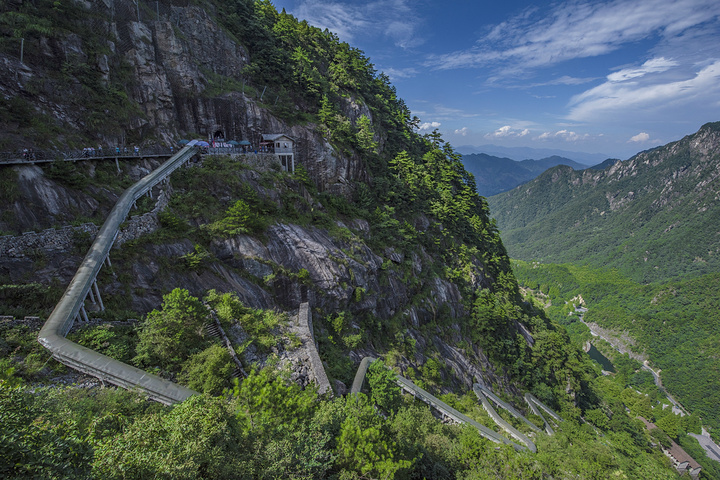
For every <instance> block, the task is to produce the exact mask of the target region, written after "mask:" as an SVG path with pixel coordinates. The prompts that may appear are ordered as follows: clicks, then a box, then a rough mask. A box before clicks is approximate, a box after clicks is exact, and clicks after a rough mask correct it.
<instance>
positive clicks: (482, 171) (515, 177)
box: [462, 153, 588, 197]
mask: <svg viewBox="0 0 720 480" xmlns="http://www.w3.org/2000/svg"><path fill="white" fill-rule="evenodd" d="M462 162H463V164H464V165H465V169H466V170H467V171H468V172H470V173H472V174H473V175H474V176H475V182H476V183H477V189H478V193H479V194H480V195H483V196H486V197H487V196H490V195H495V194H498V193H501V192H505V191H507V190H510V189H512V188H515V187H517V186H518V185H520V184H522V183H525V182H527V181H528V180H532V179H533V178H535V177H537V176H538V175H540V174H541V173H542V172H544V171H545V170H547V169H548V168H551V167H554V166H557V165H567V166H569V167H572V168H573V169H575V170H583V169H585V168H588V167H587V165H583V164H580V163H578V162H576V161H574V160H570V159H569V158H564V157H560V156H557V155H554V156H551V157H547V158H542V159H540V160H522V161H515V160H512V159H510V158H501V157H495V156H492V155H488V154H485V153H473V154H470V155H463V157H462Z"/></svg>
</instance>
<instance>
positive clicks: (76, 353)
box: [38, 142, 198, 404]
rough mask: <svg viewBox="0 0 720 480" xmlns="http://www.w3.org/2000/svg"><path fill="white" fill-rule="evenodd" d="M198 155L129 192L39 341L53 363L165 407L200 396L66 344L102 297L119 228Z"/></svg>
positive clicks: (182, 154) (185, 155)
mask: <svg viewBox="0 0 720 480" xmlns="http://www.w3.org/2000/svg"><path fill="white" fill-rule="evenodd" d="M197 153H198V147H197V146H195V142H191V143H189V144H188V145H187V146H185V148H183V149H182V150H180V151H179V152H178V153H177V154H175V155H174V156H173V157H171V158H170V159H169V160H168V161H166V162H165V163H163V164H162V165H161V166H160V167H158V168H157V169H156V170H154V171H153V172H151V173H150V174H148V175H147V176H145V177H144V178H142V179H141V180H139V181H138V182H137V183H135V184H134V185H132V186H131V187H130V188H128V189H127V190H125V192H124V193H123V194H122V195H121V196H120V198H119V199H118V201H117V203H116V204H115V207H113V209H112V211H111V212H110V214H109V215H108V218H107V220H105V223H104V224H103V226H102V227H101V228H100V231H99V232H98V234H97V236H96V237H95V241H94V242H93V244H92V246H91V247H90V250H89V251H88V253H87V255H85V258H84V259H83V261H82V263H81V264H80V267H79V268H78V270H77V272H76V273H75V276H74V277H73V279H72V280H71V281H70V284H69V285H68V287H67V289H66V290H65V293H64V294H63V296H62V298H61V299H60V301H59V302H58V304H57V305H56V306H55V309H54V310H53V312H52V313H51V314H50V316H49V317H48V319H47V321H46V322H45V324H44V325H43V327H42V329H41V330H40V334H39V335H38V341H39V342H40V343H41V344H42V345H43V346H44V347H45V348H47V349H48V350H50V352H51V353H52V355H53V357H54V358H55V359H57V360H58V361H59V362H61V363H63V364H65V365H68V366H69V367H72V368H74V369H76V370H79V371H81V372H84V373H88V374H90V375H93V376H96V377H98V378H100V379H102V380H103V381H107V382H109V383H112V384H113V385H118V386H121V387H124V388H130V389H133V388H137V389H139V390H141V391H142V392H144V393H146V394H147V395H148V396H149V397H150V398H152V399H154V400H157V401H159V402H161V403H164V404H172V403H176V402H182V401H183V400H185V399H186V398H188V397H189V396H190V395H193V394H194V393H196V392H194V391H193V390H190V389H189V388H185V387H183V386H181V385H177V384H175V383H173V382H170V381H167V380H164V379H162V378H160V377H158V376H156V375H152V374H150V373H147V372H144V371H143V370H140V369H139V368H135V367H133V366H131V365H127V364H125V363H123V362H120V361H118V360H115V359H112V358H110V357H108V356H105V355H102V354H100V353H98V352H95V351H93V350H90V349H88V348H85V347H82V346H80V345H78V344H76V343H74V342H71V341H70V340H68V339H66V338H65V336H66V335H67V333H68V332H69V331H70V328H72V326H73V323H74V322H75V320H76V319H77V318H78V317H79V315H80V314H81V313H82V314H83V315H85V307H84V303H85V299H86V298H87V296H88V294H90V295H92V290H91V288H92V287H93V286H94V287H95V292H96V294H98V296H99V291H98V290H97V283H96V279H97V275H98V273H99V272H100V269H101V268H102V266H103V264H104V263H105V262H106V261H107V260H108V255H109V253H110V249H111V248H112V246H113V243H114V242H115V239H116V238H117V235H118V231H119V228H120V224H122V223H123V222H124V221H125V218H126V217H127V215H128V213H129V212H130V209H131V208H132V206H133V204H134V203H135V201H137V199H139V198H140V197H142V196H143V195H145V194H147V193H148V192H150V190H151V189H152V188H153V187H154V186H155V185H157V184H158V183H160V182H162V181H163V180H165V179H166V178H167V177H168V176H169V175H170V174H171V173H172V172H174V171H175V170H176V169H178V168H179V167H180V166H182V165H183V164H184V163H185V162H187V161H188V160H190V159H191V158H192V157H193V156H194V155H196V154H197Z"/></svg>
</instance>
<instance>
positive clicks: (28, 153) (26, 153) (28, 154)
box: [22, 148, 35, 161]
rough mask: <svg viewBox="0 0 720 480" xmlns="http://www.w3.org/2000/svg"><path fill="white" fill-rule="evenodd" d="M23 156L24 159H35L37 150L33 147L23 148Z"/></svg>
mask: <svg viewBox="0 0 720 480" xmlns="http://www.w3.org/2000/svg"><path fill="white" fill-rule="evenodd" d="M22 158H23V160H28V161H30V160H35V150H33V149H32V148H23V151H22Z"/></svg>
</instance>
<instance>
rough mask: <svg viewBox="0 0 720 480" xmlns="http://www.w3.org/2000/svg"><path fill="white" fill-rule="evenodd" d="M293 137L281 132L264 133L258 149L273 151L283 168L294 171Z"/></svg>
mask: <svg viewBox="0 0 720 480" xmlns="http://www.w3.org/2000/svg"><path fill="white" fill-rule="evenodd" d="M294 149H295V139H293V138H292V137H290V136H288V135H285V134H283V133H264V134H263V136H262V142H260V150H261V151H262V152H267V153H274V154H275V156H276V157H277V158H278V160H279V161H280V165H282V168H283V170H285V171H286V172H290V173H293V172H294V171H295V154H294Z"/></svg>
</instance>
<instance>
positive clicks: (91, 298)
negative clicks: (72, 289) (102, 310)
mask: <svg viewBox="0 0 720 480" xmlns="http://www.w3.org/2000/svg"><path fill="white" fill-rule="evenodd" d="M88 293H89V294H90V301H91V302H92V303H93V305H97V302H96V301H95V295H94V294H93V289H92V288H91V289H90V290H88Z"/></svg>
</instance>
